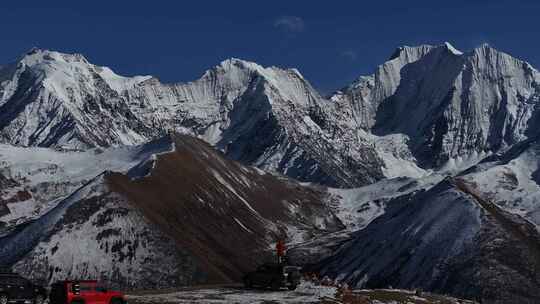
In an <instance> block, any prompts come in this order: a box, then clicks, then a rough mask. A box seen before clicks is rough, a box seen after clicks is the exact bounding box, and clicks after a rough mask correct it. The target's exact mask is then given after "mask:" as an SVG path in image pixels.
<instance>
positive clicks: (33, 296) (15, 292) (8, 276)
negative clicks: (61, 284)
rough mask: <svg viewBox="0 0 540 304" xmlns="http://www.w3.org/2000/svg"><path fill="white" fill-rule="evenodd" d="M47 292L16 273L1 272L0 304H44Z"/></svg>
mask: <svg viewBox="0 0 540 304" xmlns="http://www.w3.org/2000/svg"><path fill="white" fill-rule="evenodd" d="M46 298H47V291H46V289H45V288H43V287H42V286H38V285H34V284H33V283H32V282H30V281H29V280H27V279H25V278H23V277H21V276H20V275H18V274H16V273H10V272H0V304H7V303H24V302H28V301H30V302H32V303H34V304H42V303H44V302H45V299H46Z"/></svg>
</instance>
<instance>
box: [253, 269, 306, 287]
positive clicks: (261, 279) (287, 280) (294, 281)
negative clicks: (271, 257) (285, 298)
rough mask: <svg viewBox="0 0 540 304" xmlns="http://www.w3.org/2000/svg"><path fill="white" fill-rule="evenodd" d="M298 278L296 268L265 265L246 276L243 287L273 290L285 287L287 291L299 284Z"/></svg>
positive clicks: (298, 270) (298, 272)
mask: <svg viewBox="0 0 540 304" xmlns="http://www.w3.org/2000/svg"><path fill="white" fill-rule="evenodd" d="M300 277H301V275H300V269H299V268H298V267H296V266H287V265H285V264H276V263H267V264H263V265H261V266H259V268H257V270H255V271H253V272H250V273H248V274H246V275H245V276H244V285H245V286H246V287H247V288H251V287H262V288H266V287H270V288H272V289H273V290H280V289H281V288H282V287H287V288H288V289H289V290H295V289H296V287H297V286H298V284H300Z"/></svg>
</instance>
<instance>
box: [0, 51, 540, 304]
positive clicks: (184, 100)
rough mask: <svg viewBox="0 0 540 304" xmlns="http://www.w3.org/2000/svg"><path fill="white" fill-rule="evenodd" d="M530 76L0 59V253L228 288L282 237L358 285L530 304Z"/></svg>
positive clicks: (436, 58)
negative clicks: (308, 73)
mask: <svg viewBox="0 0 540 304" xmlns="http://www.w3.org/2000/svg"><path fill="white" fill-rule="evenodd" d="M539 84H540V74H539V72H538V71H537V70H535V69H534V68H533V67H531V65H529V64H528V63H526V62H524V61H521V60H518V59H515V58H513V57H511V56H510V55H508V54H505V53H503V52H500V51H497V50H495V49H493V48H491V47H489V46H488V45H483V46H481V47H478V48H476V49H474V50H472V51H470V52H461V51H458V50H457V49H455V48H454V47H453V46H451V45H450V44H448V43H445V44H443V45H439V46H420V47H401V48H398V49H397V50H396V52H395V53H394V54H393V55H392V56H391V57H390V59H389V60H388V61H387V62H385V63H384V64H382V65H381V66H379V67H378V68H377V69H376V71H375V73H374V74H373V75H370V76H362V77H360V78H359V79H358V80H357V81H355V82H354V83H352V84H351V85H349V86H347V87H345V88H343V89H342V90H340V91H337V92H336V93H334V94H333V95H332V96H330V97H328V98H325V97H322V96H321V95H320V94H319V93H318V92H317V91H316V90H315V89H314V88H313V87H312V86H311V85H310V84H309V82H308V81H307V80H306V79H305V78H304V77H303V76H302V75H301V74H300V72H299V71H297V70H295V69H282V68H277V67H267V68H265V67H262V66H260V65H258V64H256V63H252V62H247V61H243V60H239V59H229V60H226V61H224V62H222V63H220V64H219V65H217V66H215V67H213V68H211V69H209V70H208V71H206V72H205V73H204V74H203V75H202V77H201V78H199V79H197V80H195V81H193V82H189V83H178V84H164V83H161V82H160V81H159V80H158V79H156V78H154V77H151V76H137V77H122V76H119V75H116V74H115V73H114V72H113V71H111V70H110V69H108V68H106V67H99V66H96V65H93V64H91V63H89V62H88V61H87V60H86V59H85V58H84V57H83V56H82V55H77V54H75V55H68V54H61V53H58V52H52V51H46V50H38V49H34V50H32V51H30V52H29V53H27V54H25V55H24V56H23V57H22V58H21V59H20V60H18V61H17V62H16V63H14V64H10V65H6V66H3V67H0V140H1V142H2V143H3V144H2V145H0V233H1V234H0V245H1V246H0V260H1V261H3V262H6V263H8V264H13V263H14V265H15V266H14V267H15V269H17V270H19V271H21V272H23V273H25V274H28V275H33V276H35V277H36V278H40V279H42V280H45V281H50V280H54V279H58V278H63V277H68V276H74V275H75V276H77V275H79V276H95V277H100V278H103V279H105V280H108V281H111V282H113V283H115V284H120V285H123V286H131V287H134V288H137V287H145V286H148V287H164V286H165V285H163V284H162V282H164V281H165V282H169V283H170V284H169V283H168V284H166V285H167V286H173V285H186V284H194V283H198V282H209V281H216V282H218V281H219V282H228V281H234V280H238V278H239V277H240V276H241V273H242V272H244V271H247V270H250V269H251V268H253V267H254V266H255V265H256V263H257V262H259V261H260V259H262V258H264V257H267V253H268V251H269V250H270V249H271V246H272V242H273V241H274V240H275V238H277V237H280V238H287V239H288V241H290V244H291V245H294V248H293V249H292V250H291V257H292V258H293V259H295V260H296V261H298V263H301V264H306V265H307V267H308V268H309V267H312V268H313V269H317V270H322V271H323V272H324V273H326V274H328V275H331V276H332V277H334V278H337V279H339V280H344V281H347V282H349V283H351V284H353V285H354V286H357V287H364V286H368V287H388V286H390V285H391V286H399V287H406V288H417V287H420V288H424V289H428V290H436V291H440V292H449V293H453V294H457V295H460V296H464V297H471V298H478V299H483V300H488V301H491V302H494V303H495V302H497V301H499V302H500V301H502V302H504V301H507V300H508V299H512V297H517V298H519V299H520V301H522V302H524V303H526V302H527V301H529V302H530V301H532V302H535V301H538V299H539V298H540V296H539V295H538V294H537V293H536V290H538V284H537V282H538V280H539V278H538V276H537V273H538V272H537V271H535V270H536V268H537V266H538V265H540V264H539V263H540V262H539V261H538V258H537V256H538V255H537V253H538V252H540V249H539V248H540V246H539V245H538V244H540V241H539V240H540V237H539V236H538V231H539V230H538V225H540V216H539V214H540V213H539V209H538V206H537V205H538V199H539V197H538V195H537V194H538V193H540V191H539V190H540V186H539V180H540V177H539V176H540V173H539V172H540V169H539V162H538V159H540V155H539V152H538V151H540V149H539V148H538V136H539V135H538V131H537V130H538V127H539V126H540V116H539V113H540V110H539V103H540V100H539V98H540V85H539ZM171 133H179V134H187V135H189V136H194V137H198V138H199V139H201V140H203V141H205V142H206V143H208V144H209V145H208V144H205V143H204V142H203V141H201V140H197V139H194V138H192V137H188V136H179V137H176V136H173V137H170V136H165V135H166V134H171ZM163 136H165V137H163ZM210 145H211V146H213V147H211V146H210ZM218 151H220V152H218ZM227 158H230V159H233V160H236V161H239V163H236V162H234V161H231V160H229V159H227ZM246 165H249V166H253V167H249V166H246ZM261 169H263V170H266V171H263V170H261ZM268 172H271V173H268ZM284 176H287V177H284ZM289 178H294V179H297V180H299V181H307V182H314V183H317V184H322V185H323V186H325V187H326V186H330V187H336V188H324V187H318V188H313V186H307V185H305V184H300V183H297V182H295V181H293V180H290V179H289ZM359 186H362V187H359ZM354 187H359V188H354ZM343 188H352V189H343ZM342 224H343V225H342ZM323 232H330V233H329V234H325V235H321V233H323ZM313 236H317V237H316V238H312V237H313ZM75 239H77V240H79V241H81V240H82V241H81V242H79V241H77V242H75V241H74V240H75ZM63 243H66V244H75V245H73V246H72V247H70V246H64V247H62V246H58V245H57V244H63ZM81 244H83V245H81ZM89 248H91V249H92V250H93V251H92V254H91V255H84V254H82V252H83V251H85V250H89ZM238 248H240V249H242V250H241V252H237V251H236V249H238ZM515 248H517V249H518V250H514V249H515ZM173 253H174V254H173ZM259 258H260V259H259ZM66 260H69V261H72V262H71V263H64V261H66ZM156 261H164V262H163V263H165V264H167V265H168V267H167V269H166V271H165V270H164V271H161V270H160V268H159V267H156V265H157V264H156V263H157V262H156ZM511 261H518V262H516V263H513V262H511ZM104 269H105V270H106V271H105V272H104ZM531 269H532V271H531ZM156 271H157V272H156ZM159 277H161V278H165V279H163V280H160V279H156V278H159ZM143 283H144V284H143ZM145 284H146V285H145ZM528 289H530V290H535V292H527V290H528Z"/></svg>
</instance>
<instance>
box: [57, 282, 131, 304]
mask: <svg viewBox="0 0 540 304" xmlns="http://www.w3.org/2000/svg"><path fill="white" fill-rule="evenodd" d="M49 299H50V303H51V304H125V303H127V301H126V300H125V298H124V295H123V294H122V293H121V292H118V291H110V290H108V289H107V288H105V287H104V286H103V285H101V284H99V283H98V281H60V282H56V283H54V284H53V285H52V288H51V292H50V295H49Z"/></svg>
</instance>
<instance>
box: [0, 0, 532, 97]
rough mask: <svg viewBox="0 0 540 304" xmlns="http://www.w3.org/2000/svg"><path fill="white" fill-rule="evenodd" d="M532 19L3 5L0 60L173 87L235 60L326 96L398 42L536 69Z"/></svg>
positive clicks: (253, 6) (447, 6)
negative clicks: (33, 53) (30, 60)
mask: <svg viewBox="0 0 540 304" xmlns="http://www.w3.org/2000/svg"><path fill="white" fill-rule="evenodd" d="M7 2H12V3H7ZM539 16H540V1H536V0H513V1H506V0H491V1H488V0H468V1H464V0H463V1H462V0H454V1H436V0H432V1H420V0H416V1H415V0H408V1H385V0H377V1H352V0H351V1H340V0H333V1H292V0H289V1H281V0H273V1H255V0H252V1H243V0H238V1H234V0H229V1H223V0H221V1H217V0H216V1H208V0H198V1H173V0H169V1H165V0H153V1H138V0H131V1H120V0H118V1H113V0H108V1H101V0H94V1H73V0H72V1H62V0H60V1H32V0H27V1H2V3H1V4H0V28H1V29H2V31H1V36H0V37H1V38H0V45H1V47H0V63H7V62H10V61H13V60H15V59H16V58H17V57H18V56H19V55H20V54H22V53H23V52H25V51H26V50H28V49H30V48H32V47H34V46H37V47H40V48H46V49H53V50H58V51H63V52H78V53H82V54H84V55H85V56H86V57H87V58H88V59H89V60H90V61H91V62H93V63H95V64H100V65H106V66H109V67H111V68H112V69H113V70H115V71H116V72H117V73H119V74H122V75H135V74H151V75H155V76H157V77H158V78H160V79H161V80H162V81H165V82H177V81H189V80H193V79H196V78H198V77H199V76H200V75H201V74H202V73H203V72H204V71H205V70H206V69H208V68H209V67H211V66H214V65H216V64H218V63H219V62H220V61H222V60H224V59H226V58H229V57H237V58H242V59H246V60H252V61H256V62H258V63H260V64H262V65H265V66H266V65H278V66H284V67H296V68H298V69H299V70H300V71H301V72H302V73H303V74H304V76H305V77H306V78H307V79H308V80H310V81H311V82H312V83H313V84H314V85H315V87H317V88H319V89H320V90H321V91H323V92H329V91H331V90H333V89H337V88H339V87H341V86H344V85H346V84H348V83H349V82H350V81H352V80H353V79H355V78H356V77H358V76H360V75H363V74H369V73H371V72H372V71H373V69H374V68H375V67H376V66H377V65H378V64H380V63H382V62H383V61H384V60H385V59H386V58H388V57H389V56H390V55H391V53H392V52H393V51H394V49H395V48H396V47H398V46H400V45H417V44H423V43H428V44H440V43H443V42H444V41H449V42H451V43H452V44H453V45H454V46H455V47H456V48H458V49H461V50H463V51H467V50H470V49H472V48H474V47H475V46H478V45H480V44H481V43H484V42H487V43H490V44H491V45H493V46H494V47H496V48H498V49H500V50H503V51H505V52H508V53H510V54H512V55H514V56H516V57H519V58H522V59H525V60H527V61H529V62H531V64H533V66H535V67H540V39H538V38H539V36H540V35H539V32H540V23H539V22H538V18H539Z"/></svg>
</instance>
